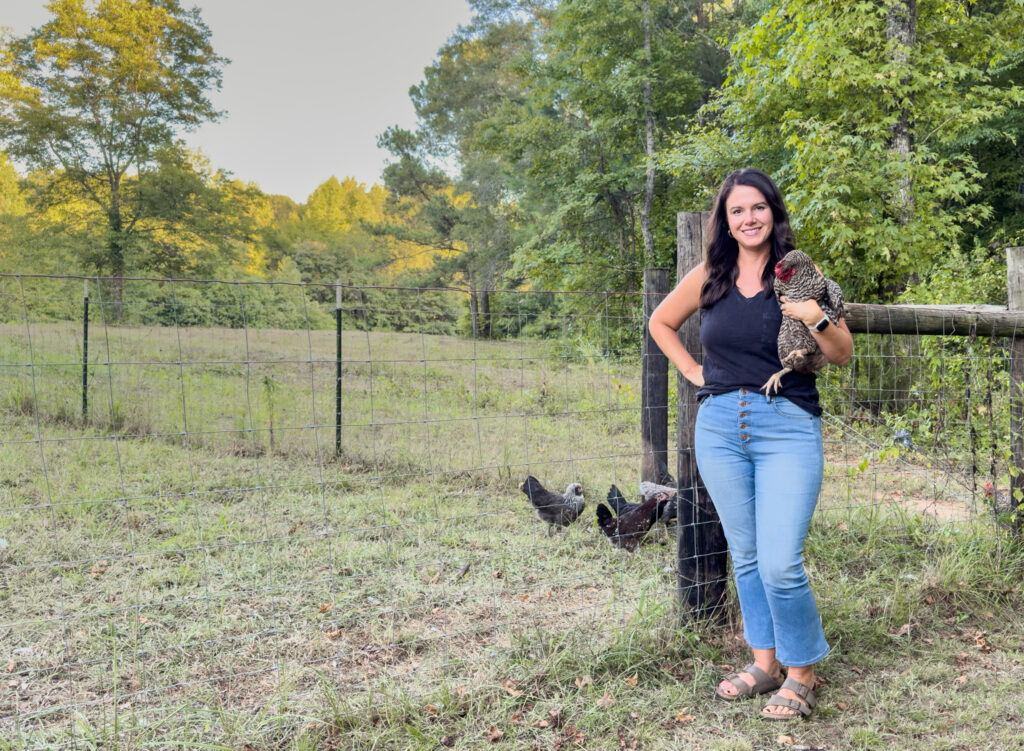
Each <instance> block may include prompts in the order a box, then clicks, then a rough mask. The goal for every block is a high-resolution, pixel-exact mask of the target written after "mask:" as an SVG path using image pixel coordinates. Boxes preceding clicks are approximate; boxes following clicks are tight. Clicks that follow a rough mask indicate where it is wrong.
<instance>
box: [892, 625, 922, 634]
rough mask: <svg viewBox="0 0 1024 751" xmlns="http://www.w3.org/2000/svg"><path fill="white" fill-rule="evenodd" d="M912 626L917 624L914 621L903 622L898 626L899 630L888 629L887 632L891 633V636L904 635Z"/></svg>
mask: <svg viewBox="0 0 1024 751" xmlns="http://www.w3.org/2000/svg"><path fill="white" fill-rule="evenodd" d="M912 628H917V624H916V623H904V624H903V625H902V626H900V627H899V630H897V631H890V632H889V633H891V634H892V635H893V636H906V635H907V634H909V633H910V629H912Z"/></svg>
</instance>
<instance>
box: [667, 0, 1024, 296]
mask: <svg viewBox="0 0 1024 751" xmlns="http://www.w3.org/2000/svg"><path fill="white" fill-rule="evenodd" d="M1022 35H1024V7H1022V5H1021V4H1020V3H1018V2H1006V3H1004V2H984V3H982V2H966V3H965V2H953V1H951V0H916V1H915V0H884V1H883V2H873V3H871V2H861V3H852V4H851V3H846V2H842V3H841V2H838V1H830V2H818V1H817V0H781V1H780V2H778V3H776V4H775V5H774V6H773V7H771V8H770V9H769V10H768V11H767V12H766V13H765V14H764V15H763V16H762V17H761V18H760V20H758V21H757V22H756V23H754V24H752V25H751V26H750V27H749V28H747V29H745V30H743V31H742V32H741V33H740V34H739V35H738V36H737V38H736V39H735V42H734V44H733V45H732V64H731V67H730V70H729V77H728V80H727V81H726V83H725V85H724V86H723V87H722V88H721V89H720V90H719V92H718V93H717V95H716V96H715V98H714V99H713V101H711V102H710V103H709V104H708V105H707V106H706V107H705V109H704V110H703V111H702V113H701V117H702V119H703V120H704V121H705V122H706V123H707V125H706V127H704V128H702V129H699V130H697V131H695V132H691V133H690V134H688V135H687V136H686V137H684V138H683V139H682V140H681V142H680V143H679V144H678V146H677V147H676V148H675V149H673V150H671V151H670V152H669V154H668V156H667V158H666V163H667V164H668V165H669V166H670V168H672V169H673V170H674V171H675V172H676V173H677V174H681V175H685V174H689V175H691V177H693V178H695V179H699V180H702V181H703V182H704V184H705V185H707V186H709V187H710V186H713V185H715V184H716V183H717V181H718V180H720V179H721V178H722V177H723V176H724V174H725V173H727V172H729V171H730V170H732V169H734V168H736V167H738V166H744V165H754V166H758V167H761V168H763V169H765V170H767V171H768V172H771V173H773V174H774V175H775V176H776V178H777V179H778V181H779V182H780V184H781V186H782V187H783V189H784V191H785V193H786V197H787V200H788V202H789V205H790V208H791V210H792V212H793V218H794V223H795V225H796V229H797V233H798V239H799V241H800V242H801V244H804V245H805V246H807V247H808V249H809V250H811V251H812V252H815V253H817V252H818V250H819V249H820V251H821V258H822V261H823V265H825V266H826V267H827V271H828V272H829V273H831V274H833V275H834V276H836V277H837V278H838V279H840V281H841V282H843V284H844V286H845V287H846V289H847V291H848V294H849V296H850V297H852V298H853V299H862V300H872V299H884V300H891V299H893V298H895V297H896V296H897V295H899V294H900V293H901V291H903V290H904V289H905V288H906V287H907V286H908V285H909V284H912V283H914V281H915V280H916V279H918V278H919V277H920V275H922V274H924V273H927V271H928V269H929V268H930V267H931V266H932V264H934V263H936V262H939V261H941V260H942V259H944V258H946V257H948V256H949V254H950V253H956V252H957V249H958V246H959V243H960V242H961V241H962V240H963V238H964V233H965V231H967V230H969V229H970V228H972V227H974V226H976V225H977V224H978V223H979V222H983V221H985V220H986V219H987V218H988V217H990V216H991V212H992V210H991V207H990V206H989V205H988V203H987V202H986V200H985V197H984V196H981V195H980V194H979V191H980V188H981V186H982V185H983V180H984V176H983V174H982V172H981V171H980V170H979V168H978V161H977V159H976V158H975V157H974V156H973V155H972V154H971V152H970V150H969V149H968V148H967V147H966V144H967V143H969V142H970V141H972V140H974V139H976V138H977V136H978V134H980V133H983V132H985V131H986V130H988V129H990V128H991V127H992V126H993V125H994V124H995V123H997V122H998V121H999V120H1000V119H1001V118H1005V117H1007V116H1008V114H1009V113H1011V112H1012V111H1013V110H1014V109H1015V108H1017V107H1019V105H1020V104H1021V103H1022V102H1024V90H1022V89H1021V87H1020V86H1019V85H1018V84H1017V83H1016V82H1014V81H1006V80H1003V81H1000V80H999V78H998V74H999V72H1000V70H1002V69H1003V65H1004V63H1005V57H1006V55H1007V54H1008V53H1010V51H1013V50H1016V49H1017V48H1018V47H1019V41H1020V39H1021V37H1022ZM706 200H707V196H706V194H705V195H704V196H703V197H702V198H701V199H699V200H698V201H695V203H698V204H700V205H699V206H695V208H697V207H700V208H703V207H704V205H703V204H704V202H705V201H706Z"/></svg>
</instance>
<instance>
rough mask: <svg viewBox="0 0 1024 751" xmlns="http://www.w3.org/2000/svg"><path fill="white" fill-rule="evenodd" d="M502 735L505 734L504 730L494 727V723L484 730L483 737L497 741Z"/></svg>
mask: <svg viewBox="0 0 1024 751" xmlns="http://www.w3.org/2000/svg"><path fill="white" fill-rule="evenodd" d="M503 735H505V733H504V731H502V730H499V729H498V728H496V727H494V725H491V727H490V728H488V729H487V731H486V732H484V737H485V738H486V739H487V740H489V741H490V742H491V743H497V742H498V741H500V740H501V736H503Z"/></svg>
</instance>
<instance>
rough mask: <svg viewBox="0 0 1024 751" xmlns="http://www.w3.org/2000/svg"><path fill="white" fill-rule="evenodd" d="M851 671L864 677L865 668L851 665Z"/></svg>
mask: <svg viewBox="0 0 1024 751" xmlns="http://www.w3.org/2000/svg"><path fill="white" fill-rule="evenodd" d="M850 670H852V671H853V672H854V673H856V674H857V675H864V668H859V667H857V666H856V665H851V666H850Z"/></svg>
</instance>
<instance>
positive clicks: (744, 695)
mask: <svg viewBox="0 0 1024 751" xmlns="http://www.w3.org/2000/svg"><path fill="white" fill-rule="evenodd" d="M740 673H748V674H749V675H750V676H751V677H752V678H753V679H754V685H753V686H751V685H750V684H749V683H747V682H746V681H745V680H743V679H742V678H740ZM722 680H726V681H729V683H731V684H732V685H733V686H735V687H736V693H735V694H723V693H722V691H721V689H719V688H718V687H717V686H716V687H715V696H717V697H718V698H719V699H722V700H723V701H738V700H739V699H753V698H754V697H755V696H760V695H761V694H767V693H770V692H772V691H777V690H778V689H779V686H780V684H779V681H778V679H777V678H772V677H771V676H770V675H768V673H766V672H764V671H763V670H761V668H759V667H758V666H757V665H755V664H754V663H750V664H749V665H747V666H746V667H745V668H743V669H742V670H740V671H738V672H735V673H729V674H728V675H727V676H725V678H723V679H722Z"/></svg>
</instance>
